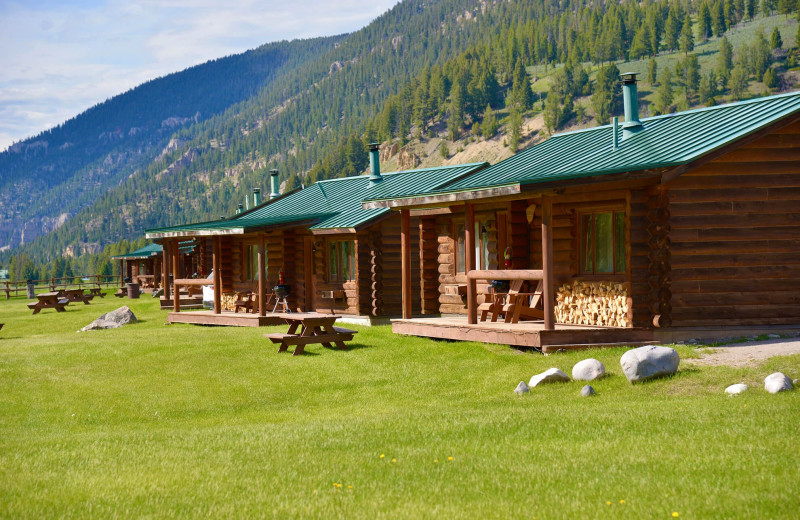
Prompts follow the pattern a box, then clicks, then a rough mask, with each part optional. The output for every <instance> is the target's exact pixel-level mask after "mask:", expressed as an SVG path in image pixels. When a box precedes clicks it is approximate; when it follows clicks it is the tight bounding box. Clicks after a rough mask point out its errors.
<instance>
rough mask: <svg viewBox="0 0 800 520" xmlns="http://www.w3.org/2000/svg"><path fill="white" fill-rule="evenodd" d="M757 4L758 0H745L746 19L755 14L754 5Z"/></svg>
mask: <svg viewBox="0 0 800 520" xmlns="http://www.w3.org/2000/svg"><path fill="white" fill-rule="evenodd" d="M757 5H758V0H746V2H745V8H744V10H745V13H746V14H747V19H748V20H752V19H753V18H755V16H756V7H757Z"/></svg>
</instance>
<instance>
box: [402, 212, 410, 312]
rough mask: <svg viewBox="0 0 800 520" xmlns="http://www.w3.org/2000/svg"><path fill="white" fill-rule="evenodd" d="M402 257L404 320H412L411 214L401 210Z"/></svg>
mask: <svg viewBox="0 0 800 520" xmlns="http://www.w3.org/2000/svg"><path fill="white" fill-rule="evenodd" d="M400 256H401V271H402V280H401V281H402V284H403V291H402V292H403V319H409V318H411V212H410V211H409V210H408V209H401V210H400Z"/></svg>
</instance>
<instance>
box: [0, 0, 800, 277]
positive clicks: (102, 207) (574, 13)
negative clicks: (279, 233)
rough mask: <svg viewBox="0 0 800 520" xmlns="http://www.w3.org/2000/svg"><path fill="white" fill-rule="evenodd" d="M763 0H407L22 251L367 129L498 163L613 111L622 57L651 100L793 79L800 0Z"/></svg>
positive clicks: (48, 247)
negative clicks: (601, 0) (620, 0)
mask: <svg viewBox="0 0 800 520" xmlns="http://www.w3.org/2000/svg"><path fill="white" fill-rule="evenodd" d="M759 1H760V3H758V2H757V1H756V0H724V1H723V0H714V1H713V2H709V1H708V0H702V1H695V2H691V1H668V0H663V1H659V2H643V3H639V2H623V3H621V4H617V3H608V4H604V5H601V4H597V3H589V2H586V1H582V0H575V1H572V2H554V1H550V0H534V1H532V2H515V1H502V2H501V1H496V2H485V1H484V2H479V1H473V0H439V1H430V0H428V1H422V0H406V1H404V2H402V3H400V4H398V5H397V6H395V7H394V8H393V9H392V10H390V11H389V12H387V13H386V14H384V15H382V16H381V17H380V18H378V19H376V20H375V21H374V22H373V23H372V24H370V25H369V26H367V27H366V28H364V29H362V30H360V31H358V32H356V33H353V34H351V35H347V36H344V37H341V38H339V39H338V40H336V41H335V44H334V43H332V42H331V41H330V40H315V41H314V42H307V43H306V45H308V47H307V48H304V51H308V53H307V54H303V56H309V55H311V54H313V53H315V52H316V56H315V57H314V58H305V59H306V61H303V59H301V58H299V57H297V58H295V59H294V61H292V62H291V63H288V64H287V65H285V67H284V68H283V69H282V70H281V71H280V73H276V74H274V75H273V76H272V77H271V81H267V82H265V83H264V84H263V86H262V88H260V89H259V90H258V91H257V92H256V93H255V94H254V95H252V96H250V97H248V98H247V99H245V100H242V101H241V102H238V103H235V104H232V105H230V106H229V107H228V108H227V109H226V110H224V111H221V112H219V113H217V114H215V115H211V116H210V117H208V118H206V119H201V118H198V120H197V121H191V122H186V124H184V125H183V126H181V127H179V128H177V129H175V130H173V131H172V132H169V133H168V134H169V137H171V141H170V145H171V146H170V147H169V149H167V150H165V152H166V153H163V154H160V152H161V148H163V145H165V144H166V141H167V140H168V138H167V137H165V140H164V141H163V142H162V144H160V145H159V146H158V147H154V148H158V149H152V150H150V152H149V153H150V155H149V156H148V157H146V158H145V159H144V160H143V161H142V162H141V163H139V165H138V166H137V167H136V168H135V169H134V168H129V170H128V171H126V172H125V173H123V174H121V175H120V176H119V177H118V180H117V181H116V182H117V185H115V186H114V187H113V188H111V189H107V188H106V189H103V190H101V191H102V193H100V194H99V195H98V196H97V198H96V201H95V202H94V204H93V205H91V206H88V207H86V208H85V209H83V210H80V211H78V212H77V213H76V214H75V215H74V217H72V218H71V219H69V220H68V221H67V222H66V223H65V224H64V225H63V226H61V227H60V228H59V229H57V230H56V231H55V232H52V233H49V234H48V235H46V236H43V237H41V238H39V239H37V240H36V241H34V243H32V244H30V245H27V246H25V247H24V249H23V251H24V252H25V253H27V254H29V255H30V256H31V257H33V258H34V259H35V261H36V262H37V263H40V264H45V263H47V262H52V259H53V258H55V257H56V256H58V255H61V254H63V253H64V251H65V250H67V249H68V248H70V249H69V250H70V251H73V250H78V249H80V248H81V246H80V245H81V244H96V245H97V246H95V247H99V246H103V245H105V244H109V243H112V242H116V241H119V240H121V239H136V238H137V237H140V236H141V234H142V231H143V229H145V228H147V227H156V226H164V225H170V224H178V223H185V222H189V221H194V220H200V219H213V218H219V216H220V215H226V214H231V213H232V212H233V211H234V210H235V208H236V205H237V203H239V202H241V201H243V200H244V198H245V196H246V194H247V193H248V192H249V191H250V190H251V189H252V188H253V187H261V188H262V189H264V188H266V184H267V175H266V172H267V170H269V169H271V168H277V169H278V170H279V171H280V172H281V177H282V179H283V180H286V181H287V182H288V184H289V185H290V186H291V185H296V184H297V183H300V182H304V183H309V182H313V181H314V180H316V179H320V178H327V177H334V176H345V175H352V174H356V173H360V172H362V171H363V170H364V169H365V168H366V153H365V151H364V143H366V142H368V141H371V140H379V141H382V142H384V143H385V145H386V146H385V148H384V152H383V159H384V160H388V161H389V163H390V164H391V165H392V166H399V167H413V166H416V165H419V164H423V165H430V164H440V163H442V162H448V161H450V162H458V161H459V160H461V159H466V158H467V157H470V158H473V157H478V156H480V154H481V153H482V152H481V151H482V150H485V148H482V147H487V146H493V147H494V149H493V150H494V151H493V153H492V154H490V155H491V157H486V159H487V160H494V159H497V158H502V157H504V156H508V155H510V154H511V153H513V152H514V151H515V150H516V149H517V148H518V147H519V146H525V145H527V144H528V143H529V142H531V141H534V140H537V139H541V138H545V137H546V136H547V135H548V134H550V133H552V132H555V131H558V130H560V129H564V128H570V127H574V126H587V125H593V124H602V123H606V122H608V120H609V119H610V117H611V116H612V115H618V114H619V113H620V111H621V102H620V99H619V98H620V88H619V84H618V81H617V76H618V74H619V72H620V70H622V69H624V70H623V71H628V70H634V71H636V72H640V80H641V83H640V94H641V96H640V102H641V104H642V111H643V113H644V114H650V115H653V114H656V113H663V112H669V111H674V110H679V109H686V108H690V107H693V106H698V105H706V104H713V103H720V102H728V101H732V100H737V99H744V98H747V97H752V96H754V95H763V94H767V93H770V92H777V91H780V90H787V89H793V88H796V87H794V85H795V83H796V77H797V74H798V73H797V72H796V69H797V66H796V61H797V49H796V43H795V42H796V35H797V23H796V21H795V20H794V18H791V17H790V15H793V14H794V13H795V11H796V4H795V2H794V0H781V1H780V2H775V3H772V2H771V0H759ZM312 43H313V44H315V45H316V46H314V45H312ZM293 44H296V43H293ZM293 44H287V45H290V46H291V45H293ZM298 45H299V44H298ZM266 47H269V46H266ZM300 54H301V53H299V51H298V53H297V54H296V55H295V56H300ZM300 63H302V66H298V64H300ZM231 74H236V73H235V72H231ZM176 76H178V77H179V76H180V74H178V75H176ZM187 106H188V105H187ZM187 110H188V112H191V109H188V108H187ZM188 112H187V113H188ZM81 117H82V116H81ZM181 117H190V116H187V115H183V116H181ZM76 119H79V118H76ZM68 124H69V123H68ZM65 126H66V125H65ZM34 142H35V140H34ZM29 144H30V143H29ZM50 146H52V145H48V150H49V149H50ZM112 149H116V150H119V152H118V153H131V152H130V151H129V150H130V149H129V148H128V149H124V148H112ZM470 154H472V155H470ZM76 155H77V154H76ZM103 160H105V159H103ZM0 167H3V166H0ZM3 171H4V174H5V170H3ZM81 178H90V176H89V175H88V174H87V173H86V171H85V170H84V173H83V174H80V175H75V177H74V179H76V180H77V179H81ZM78 182H80V181H78ZM3 196H6V191H5V188H3ZM70 200H71V199H70ZM76 244H78V245H79V246H77V247H76ZM84 249H85V247H84ZM18 252H19V251H15V252H14V253H18ZM103 256H105V255H101V257H100V258H101V259H102V257H103ZM5 258H6V261H8V258H9V256H8V255H7V256H6V257H5ZM92 261H93V262H94V261H95V260H92ZM0 262H2V260H1V259H0ZM83 262H84V263H86V260H84V261H83Z"/></svg>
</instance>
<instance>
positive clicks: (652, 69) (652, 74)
mask: <svg viewBox="0 0 800 520" xmlns="http://www.w3.org/2000/svg"><path fill="white" fill-rule="evenodd" d="M657 75H658V63H657V62H656V60H655V59H654V58H651V59H650V61H649V62H647V82H648V83H650V84H651V85H655V84H656V77H657Z"/></svg>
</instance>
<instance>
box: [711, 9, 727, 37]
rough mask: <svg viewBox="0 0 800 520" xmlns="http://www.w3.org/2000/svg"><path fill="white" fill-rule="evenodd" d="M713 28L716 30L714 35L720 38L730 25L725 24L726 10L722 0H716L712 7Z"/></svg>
mask: <svg viewBox="0 0 800 520" xmlns="http://www.w3.org/2000/svg"><path fill="white" fill-rule="evenodd" d="M711 28H712V29H713V30H714V36H716V37H717V38H719V37H720V36H722V35H723V34H725V31H727V30H728V27H727V26H726V25H725V12H724V10H723V4H722V0H716V1H715V2H714V5H713V6H712V8H711Z"/></svg>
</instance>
